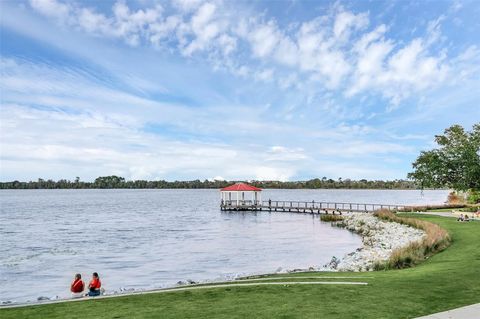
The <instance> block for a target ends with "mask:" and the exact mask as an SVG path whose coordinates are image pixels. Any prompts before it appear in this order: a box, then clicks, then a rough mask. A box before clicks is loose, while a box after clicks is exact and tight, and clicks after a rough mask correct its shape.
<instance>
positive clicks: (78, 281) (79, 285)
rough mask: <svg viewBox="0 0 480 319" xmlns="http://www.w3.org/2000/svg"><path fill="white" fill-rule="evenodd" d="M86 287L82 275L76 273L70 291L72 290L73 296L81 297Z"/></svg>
mask: <svg viewBox="0 0 480 319" xmlns="http://www.w3.org/2000/svg"><path fill="white" fill-rule="evenodd" d="M84 289H85V284H84V283H83V280H82V275H80V274H76V275H75V278H74V279H73V282H72V284H71V285H70V291H71V292H72V296H73V297H81V296H82V292H83V290H84Z"/></svg>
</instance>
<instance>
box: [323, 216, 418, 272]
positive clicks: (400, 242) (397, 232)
mask: <svg viewBox="0 0 480 319" xmlns="http://www.w3.org/2000/svg"><path fill="white" fill-rule="evenodd" d="M342 216H343V220H341V221H337V222H331V224H332V226H333V227H341V228H345V229H346V230H349V231H351V232H353V233H356V234H358V235H360V236H361V237H362V243H363V246H362V247H361V248H358V249H357V250H356V251H354V252H351V253H348V254H346V255H345V256H343V257H342V258H336V257H335V256H334V257H333V258H332V260H331V261H330V263H329V264H328V265H325V266H324V268H325V271H338V272H346V271H353V272H365V271H373V270H374V268H375V265H376V264H378V263H381V262H384V261H387V260H388V259H389V258H390V256H391V255H392V253H393V251H395V250H396V249H399V248H403V247H406V246H408V245H409V244H411V243H412V242H418V241H421V240H422V239H423V238H424V237H425V236H426V233H425V231H423V230H420V229H416V228H413V227H411V226H408V225H403V224H399V223H396V222H389V221H384V220H381V219H379V218H377V217H375V216H374V215H373V214H370V213H347V214H344V215H342Z"/></svg>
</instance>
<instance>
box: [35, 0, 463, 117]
mask: <svg viewBox="0 0 480 319" xmlns="http://www.w3.org/2000/svg"><path fill="white" fill-rule="evenodd" d="M31 6H32V8H34V9H35V10H37V11H38V12H40V13H41V14H44V15H46V16H49V17H54V18H57V19H59V20H60V21H63V22H64V23H66V24H67V25H70V26H74V27H77V28H81V29H83V30H84V31H86V32H88V33H92V34H96V35H101V36H106V37H112V38H119V39H123V40H124V41H125V42H126V43H128V44H129V45H132V46H137V45H140V44H142V43H151V44H153V45H154V46H155V47H156V48H159V49H162V48H163V49H165V48H166V49H167V50H169V51H171V50H172V49H175V48H176V49H177V50H178V52H180V53H181V54H183V55H185V56H187V57H190V56H193V55H194V54H198V55H203V57H204V58H205V59H206V60H207V61H209V62H210V63H211V65H212V67H213V68H214V69H216V70H228V71H229V72H232V73H233V74H234V75H237V76H240V77H249V76H252V77H253V78H254V79H256V80H257V81H258V80H262V81H264V80H268V81H270V80H271V75H272V74H278V75H279V76H280V75H281V74H283V76H282V77H283V80H278V81H276V82H277V83H278V85H279V86H280V87H281V88H283V89H287V88H289V89H295V88H300V87H303V88H305V87H306V86H308V85H310V84H309V83H312V84H311V85H310V86H311V87H315V86H317V87H318V88H319V89H317V90H323V89H327V90H330V91H335V90H341V91H343V92H344V93H345V95H346V96H347V97H348V98H351V97H353V96H354V95H356V94H363V93H367V94H370V95H371V94H378V95H381V96H383V97H384V98H385V99H387V100H388V101H389V103H390V108H395V107H398V106H399V104H400V103H401V102H402V101H403V100H404V99H406V98H408V97H410V96H412V94H414V93H418V92H422V91H425V90H428V89H430V88H432V87H435V86H438V85H439V83H442V81H443V80H444V79H446V78H447V75H448V74H449V72H450V70H451V69H452V68H453V67H454V66H453V65H452V63H451V62H452V59H450V60H449V59H448V57H447V55H446V51H443V50H440V51H434V50H432V45H433V44H438V43H441V42H442V41H443V37H442V34H441V29H440V27H441V23H442V21H444V20H445V19H446V18H445V16H443V15H440V16H439V17H438V18H437V19H433V20H432V21H430V22H429V23H428V24H427V26H426V28H425V36H424V37H417V38H415V39H411V40H410V41H407V42H404V41H398V40H395V39H392V38H388V37H387V32H388V26H387V25H385V24H380V25H377V26H372V27H370V29H369V26H370V23H371V22H370V18H369V13H368V12H353V11H350V10H347V9H345V8H344V7H343V6H342V5H339V4H334V5H333V6H332V8H331V10H329V11H327V12H328V14H327V15H324V16H317V17H315V18H313V19H312V20H309V21H295V22H297V23H293V24H290V25H289V26H288V27H286V28H284V29H282V28H281V27H280V26H279V25H278V23H277V22H276V20H275V19H274V18H270V19H267V17H266V16H265V15H260V14H253V15H252V12H251V11H248V10H242V9H241V5H234V4H232V3H226V2H221V1H213V0H212V1H196V0H183V1H182V0H179V1H173V6H172V7H171V8H169V9H168V10H166V9H165V8H164V7H163V6H161V5H158V4H156V5H153V6H152V7H150V8H146V9H138V10H136V11H134V10H132V9H131V8H130V7H129V6H128V5H127V4H126V3H125V2H123V1H118V2H116V3H115V4H114V5H113V7H112V14H111V15H110V16H109V15H108V14H104V13H98V12H96V11H95V9H93V8H89V7H82V6H81V5H79V4H73V3H64V2H60V1H58V0H43V1H41V0H32V1H31ZM165 7H168V5H165ZM247 52H248V53H249V55H247V54H246V53H247ZM255 69H257V71H252V70H255ZM258 69H261V70H263V71H258ZM265 70H272V72H270V71H268V73H265ZM288 73H292V74H296V75H295V76H296V82H297V84H298V85H291V80H290V81H287V80H286V79H291V77H289V75H288ZM285 74H286V75H285ZM311 95H312V94H311ZM313 95H315V93H313Z"/></svg>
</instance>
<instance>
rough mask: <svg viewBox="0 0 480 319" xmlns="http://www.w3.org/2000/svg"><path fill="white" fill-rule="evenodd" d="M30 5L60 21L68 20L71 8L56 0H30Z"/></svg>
mask: <svg viewBox="0 0 480 319" xmlns="http://www.w3.org/2000/svg"><path fill="white" fill-rule="evenodd" d="M30 5H31V6H32V7H33V8H34V9H35V10H37V11H38V12H40V13H42V14H44V15H46V16H49V17H54V18H57V19H59V20H61V21H62V22H67V21H68V19H69V16H70V11H71V9H72V8H71V7H70V6H69V5H67V4H64V3H61V2H58V1H56V0H30Z"/></svg>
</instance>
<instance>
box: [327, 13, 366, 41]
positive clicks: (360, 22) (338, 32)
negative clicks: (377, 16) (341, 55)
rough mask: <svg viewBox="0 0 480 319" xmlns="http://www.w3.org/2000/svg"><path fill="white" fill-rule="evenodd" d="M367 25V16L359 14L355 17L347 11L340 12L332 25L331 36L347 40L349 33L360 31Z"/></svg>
mask: <svg viewBox="0 0 480 319" xmlns="http://www.w3.org/2000/svg"><path fill="white" fill-rule="evenodd" d="M368 24H369V19H368V14H367V13H359V14H357V15H355V14H353V13H351V12H349V11H340V12H339V13H338V14H337V16H336V18H335V23H334V25H333V34H334V35H335V38H337V39H340V40H348V38H349V37H350V32H351V31H355V30H362V29H364V28H366V27H367V26H368Z"/></svg>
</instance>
